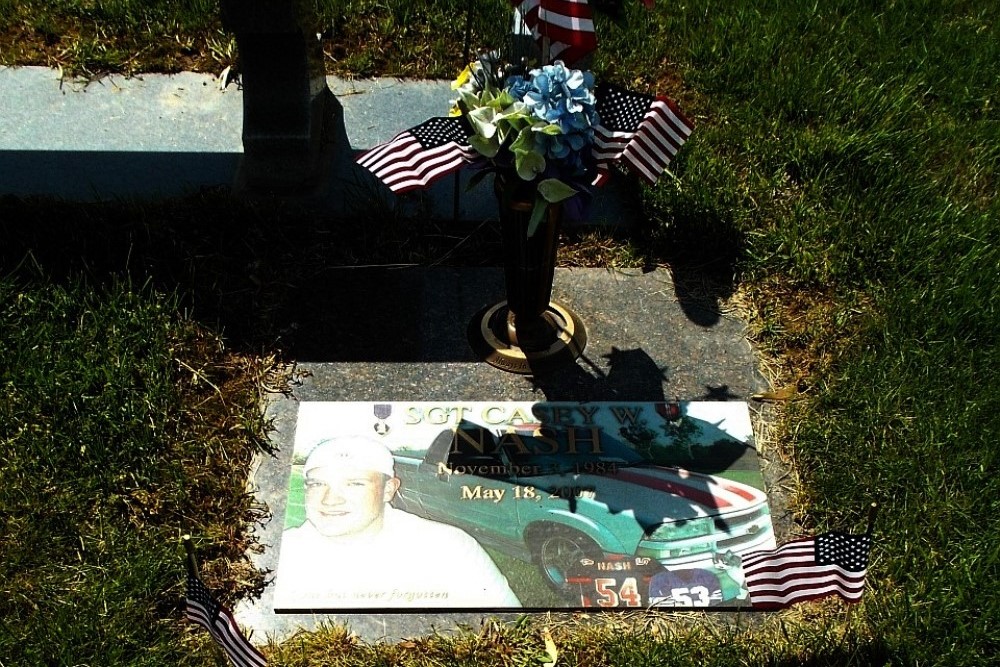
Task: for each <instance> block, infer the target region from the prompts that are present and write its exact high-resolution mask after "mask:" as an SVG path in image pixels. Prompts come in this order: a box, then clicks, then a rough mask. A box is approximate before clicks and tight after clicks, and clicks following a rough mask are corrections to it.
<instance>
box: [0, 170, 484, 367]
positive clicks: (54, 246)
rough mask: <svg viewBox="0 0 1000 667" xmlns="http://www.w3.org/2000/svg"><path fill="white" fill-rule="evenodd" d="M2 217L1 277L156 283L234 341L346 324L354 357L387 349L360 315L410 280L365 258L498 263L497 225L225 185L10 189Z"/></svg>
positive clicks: (307, 344)
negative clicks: (43, 193) (369, 348)
mask: <svg viewBox="0 0 1000 667" xmlns="http://www.w3.org/2000/svg"><path fill="white" fill-rule="evenodd" d="M0 220H2V221H4V224H3V230H2V231H3V236H4V243H3V244H2V247H0V271H2V272H3V273H4V274H11V273H13V274H16V275H19V276H22V277H27V278H30V277H31V276H33V275H39V274H40V275H45V276H47V277H48V278H50V279H53V280H65V279H68V278H70V277H80V276H82V277H83V278H84V279H85V280H87V281H88V282H92V283H94V284H100V283H104V282H106V281H109V280H113V279H120V278H127V279H129V280H131V281H132V282H133V283H135V284H139V285H143V284H147V283H149V284H151V285H152V286H154V287H155V288H156V289H158V290H161V291H163V292H166V293H177V295H178V296H179V298H180V304H181V307H182V308H183V309H185V310H186V311H187V313H188V314H189V315H190V316H192V317H193V318H195V319H197V320H198V321H200V322H202V323H204V324H206V325H209V326H212V327H214V328H216V330H219V331H221V332H223V333H224V335H225V336H226V338H227V340H228V341H229V342H230V344H231V345H234V346H236V347H237V348H239V349H244V350H246V351H251V352H253V351H259V350H261V349H275V348H277V349H280V350H282V351H283V352H285V353H289V354H293V355H296V356H298V353H299V352H301V351H302V350H303V349H305V350H307V351H310V350H311V349H312V348H315V341H314V340H311V339H310V332H313V331H319V332H323V335H337V330H339V329H343V328H345V327H347V326H348V325H350V326H351V327H354V328H355V330H356V334H355V336H354V338H353V339H352V340H354V341H356V342H357V344H358V345H359V346H360V347H359V349H358V350H357V351H356V352H355V353H352V356H358V355H361V356H364V355H365V354H367V352H366V351H365V346H366V345H371V344H372V340H373V339H374V338H375V337H376V336H377V339H378V340H377V342H379V343H381V344H383V346H384V342H385V340H384V339H385V337H384V336H378V332H377V331H367V332H366V331H365V323H366V319H365V313H366V312H367V311H369V310H371V309H372V308H376V307H378V294H379V292H380V291H381V292H383V293H384V292H385V291H387V290H405V289H406V287H407V286H406V285H405V284H402V283H400V280H401V278H400V277H398V276H396V275H393V273H392V272H391V271H390V272H385V271H383V272H381V273H379V275H380V276H381V278H380V281H381V284H375V283H373V282H372V276H373V275H375V273H373V272H371V271H368V272H364V273H365V276H364V277H361V275H360V274H361V273H363V270H362V269H361V267H372V266H379V267H400V266H410V265H432V264H437V263H441V264H449V265H484V264H490V263H493V264H496V263H497V260H496V257H497V255H498V251H497V247H498V245H499V239H498V237H497V236H496V235H495V234H494V233H492V231H491V230H489V229H486V228H484V229H481V230H478V232H477V229H476V226H475V225H470V224H468V223H456V224H451V223H447V222H440V221H423V222H420V223H415V222H414V221H412V220H410V221H404V220H401V219H396V218H395V217H393V215H392V213H391V212H385V211H381V212H378V213H375V214H373V215H372V216H371V217H367V218H364V219H362V218H343V217H341V218H334V217H331V216H329V215H323V214H322V213H320V212H317V211H316V210H315V209H311V208H309V207H308V206H305V205H299V204H291V203H288V202H287V201H285V202H282V201H275V200H265V199H258V200H252V201H251V200H244V199H239V198H236V197H233V196H231V195H230V194H228V192H227V191H226V190H225V189H219V190H205V191H203V192H201V193H198V194H195V195H191V196H188V197H185V198H179V199H171V200H164V201H158V202H155V203H149V202H142V203H140V202H99V203H78V202H68V201H58V200H48V199H20V198H16V197H5V198H2V199H0ZM442 258H444V261H441V260H442ZM366 291H367V292H368V293H367V294H364V292H366ZM397 301H400V302H403V303H404V304H405V299H404V300H399V299H397ZM415 303H416V302H415V301H414V304H415ZM404 311H405V307H404ZM399 317H400V318H405V317H407V313H406V312H401V313H399ZM331 324H332V325H333V327H334V331H333V332H332V334H331V332H330V331H329V329H330V326H327V325H331ZM358 326H360V327H361V330H360V331H357V327H358ZM317 335H318V334H317ZM403 347H404V348H405V346H403ZM400 354H404V356H405V353H404V352H403V351H397V352H396V353H395V356H396V357H398V356H399V355H400Z"/></svg>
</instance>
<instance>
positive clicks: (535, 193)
mask: <svg viewBox="0 0 1000 667" xmlns="http://www.w3.org/2000/svg"><path fill="white" fill-rule="evenodd" d="M452 88H453V89H454V90H455V92H456V93H457V99H455V100H454V101H453V108H452V114H451V115H450V116H448V117H439V118H431V119H429V120H427V121H425V122H423V123H421V124H420V125H418V126H416V127H413V128H410V129H409V130H406V131H404V132H401V133H400V134H398V135H396V136H395V137H394V138H393V139H391V140H390V141H388V142H386V143H384V144H380V145H378V146H375V147H374V148H372V149H370V150H368V151H366V152H364V153H362V154H361V155H360V156H358V158H357V163H358V164H359V165H361V166H362V167H364V168H366V169H367V170H369V171H370V172H372V173H373V174H374V175H375V176H376V177H377V178H378V179H379V180H381V181H382V182H383V183H384V184H385V185H387V186H388V187H389V189H390V190H392V191H393V192H395V193H403V192H407V191H409V190H413V189H418V188H426V187H428V186H429V185H430V184H431V183H433V182H434V181H436V180H438V179H440V178H442V177H443V176H445V175H447V174H451V173H453V172H455V171H457V170H459V169H462V168H464V167H469V166H471V167H475V168H477V169H478V172H477V173H476V174H475V175H474V176H473V177H472V179H471V180H470V187H472V186H474V185H475V184H476V183H478V182H479V181H480V180H482V178H483V177H484V176H486V175H487V174H491V173H492V174H494V175H495V178H494V189H495V191H496V194H497V200H498V203H499V218H500V230H501V237H502V240H503V253H504V279H505V285H506V290H507V299H506V300H505V301H502V302H500V303H498V304H496V305H494V306H492V307H490V308H487V309H485V310H484V311H483V312H482V313H481V314H479V315H477V317H476V318H475V319H473V321H472V322H471V323H470V326H469V340H470V343H471V344H472V346H473V348H474V349H475V350H476V351H477V352H478V353H479V354H480V355H481V356H482V357H483V358H484V359H485V360H486V361H487V362H488V363H490V364H492V365H494V366H497V367H499V368H502V369H504V370H508V371H511V372H517V373H535V372H538V371H539V370H540V369H541V368H543V367H545V366H550V365H558V364H561V363H563V362H564V361H565V360H572V359H575V358H577V357H578V356H579V355H580V354H582V352H583V349H584V346H585V345H586V331H585V329H584V326H583V324H582V322H580V320H579V318H578V317H577V316H576V315H575V314H574V313H573V312H572V311H570V310H569V309H568V308H566V307H564V306H562V305H560V304H558V303H555V302H552V301H550V296H551V292H552V281H553V278H554V272H555V258H556V248H557V245H558V238H559V224H560V221H561V219H562V217H563V216H564V215H565V216H566V217H568V218H573V219H581V220H582V219H584V218H585V211H586V208H587V204H588V200H589V198H590V196H591V192H592V188H593V186H599V185H603V183H604V182H605V181H606V180H607V179H608V178H609V175H610V173H611V167H612V166H621V167H624V168H626V169H628V170H629V171H630V172H632V173H634V174H635V175H637V176H638V177H639V178H641V179H643V180H645V181H646V182H648V183H655V182H656V181H657V179H658V178H659V176H660V174H662V173H663V171H664V170H665V169H666V167H667V165H668V164H669V163H670V161H671V159H672V158H673V157H674V155H676V153H677V151H678V150H679V149H680V147H681V145H682V144H683V143H684V142H685V140H686V139H687V137H688V135H690V133H691V129H692V126H691V123H690V121H688V120H687V119H686V118H685V117H684V115H683V114H682V113H681V112H680V110H679V109H678V108H677V106H676V104H674V102H673V101H672V100H670V99H668V98H665V97H653V96H651V95H644V94H640V93H634V92H630V91H627V90H624V89H622V88H618V87H616V86H612V85H607V84H602V85H601V86H600V87H599V88H595V84H594V76H593V75H592V74H591V73H590V72H584V71H581V70H576V69H570V68H568V67H566V65H565V64H564V63H563V62H561V61H556V62H554V63H552V64H549V65H545V66H543V67H539V68H535V69H530V70H529V69H527V68H526V67H525V66H524V65H511V64H506V63H502V62H501V61H500V59H499V58H498V57H496V56H495V55H493V54H490V53H486V54H483V55H481V56H480V57H479V58H478V59H477V60H476V61H475V62H473V63H472V64H470V65H469V66H468V67H466V68H465V69H464V70H463V71H462V73H461V74H460V75H459V77H458V79H457V80H456V81H455V82H454V83H453V85H452Z"/></svg>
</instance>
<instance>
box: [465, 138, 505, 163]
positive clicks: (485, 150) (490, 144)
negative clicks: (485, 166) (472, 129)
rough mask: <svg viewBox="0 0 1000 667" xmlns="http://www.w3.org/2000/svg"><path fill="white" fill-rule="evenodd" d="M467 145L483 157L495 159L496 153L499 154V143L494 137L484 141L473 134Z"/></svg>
mask: <svg viewBox="0 0 1000 667" xmlns="http://www.w3.org/2000/svg"><path fill="white" fill-rule="evenodd" d="M469 144H471V145H472V147H473V148H475V149H476V151H477V152H478V153H479V154H480V155H482V156H483V157H487V158H492V157H496V156H497V153H499V152H500V141H499V139H498V138H497V137H495V136H494V137H493V138H491V139H484V138H483V137H481V136H479V135H478V134H473V135H471V136H470V137H469Z"/></svg>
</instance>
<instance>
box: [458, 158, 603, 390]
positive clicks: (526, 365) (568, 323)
mask: <svg viewBox="0 0 1000 667" xmlns="http://www.w3.org/2000/svg"><path fill="white" fill-rule="evenodd" d="M511 181H513V183H511ZM524 186H528V187H527V188H525V187H524ZM494 188H495V190H496V195H497V201H498V203H499V206H500V208H499V212H500V230H501V239H502V243H503V261H504V284H505V287H506V290H507V299H506V300H505V301H501V302H500V303H497V304H495V305H493V306H490V307H488V308H486V309H484V310H483V311H481V312H480V313H478V314H477V315H476V317H474V318H473V320H472V322H471V323H470V324H469V341H470V343H471V344H472V348H473V350H475V351H476V353H477V354H478V355H479V356H480V357H481V358H482V359H483V360H484V361H486V363H488V364H490V365H491V366H495V367H497V368H499V369H501V370H505V371H509V372H511V373H520V374H524V375H528V374H535V373H539V372H543V371H546V370H549V369H551V368H554V367H558V366H560V365H564V364H567V363H572V362H573V361H574V360H575V359H576V358H577V357H579V356H580V355H581V354H583V350H584V348H585V347H586V345H587V332H586V329H585V328H584V326H583V322H581V321H580V318H579V317H577V315H576V314H575V313H573V312H572V311H571V310H570V309H568V308H567V307H565V306H563V305H561V304H559V303H556V302H553V301H552V300H551V296H552V280H553V277H554V276H555V266H556V250H557V248H558V245H559V227H560V222H561V218H562V206H561V205H560V204H549V205H548V206H547V208H546V211H545V215H544V216H543V218H542V221H541V223H540V224H539V225H538V228H537V229H536V230H535V232H534V233H533V234H532V235H531V236H529V235H528V226H529V222H530V220H531V212H532V209H533V208H534V197H535V191H534V188H533V187H531V184H528V183H523V182H520V181H519V179H516V178H512V179H510V180H505V179H502V178H500V177H498V178H497V179H496V181H495V183H494Z"/></svg>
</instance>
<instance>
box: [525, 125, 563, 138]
mask: <svg viewBox="0 0 1000 667" xmlns="http://www.w3.org/2000/svg"><path fill="white" fill-rule="evenodd" d="M531 129H533V130H534V131H535V132H541V133H542V134H551V135H553V136H555V135H557V134H562V133H563V131H562V129H560V128H559V126H558V125H557V124H555V123H535V124H534V125H532V126H531Z"/></svg>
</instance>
